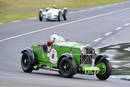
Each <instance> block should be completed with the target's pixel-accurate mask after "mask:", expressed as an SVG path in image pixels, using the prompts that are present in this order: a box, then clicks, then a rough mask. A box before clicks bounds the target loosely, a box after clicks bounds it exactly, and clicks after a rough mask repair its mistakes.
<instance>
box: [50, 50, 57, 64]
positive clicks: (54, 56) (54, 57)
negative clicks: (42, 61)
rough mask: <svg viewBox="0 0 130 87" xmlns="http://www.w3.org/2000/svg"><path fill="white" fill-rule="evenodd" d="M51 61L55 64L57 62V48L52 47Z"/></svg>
mask: <svg viewBox="0 0 130 87" xmlns="http://www.w3.org/2000/svg"><path fill="white" fill-rule="evenodd" d="M50 62H51V63H54V64H56V62H57V51H56V50H55V49H51V51H50Z"/></svg>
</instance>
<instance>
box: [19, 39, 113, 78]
mask: <svg viewBox="0 0 130 87" xmlns="http://www.w3.org/2000/svg"><path fill="white" fill-rule="evenodd" d="M21 53H22V57H21V66H22V70H23V71H24V72H28V73H30V72H32V71H33V70H39V69H47V70H53V71H58V72H59V74H60V75H61V76H63V77H69V78H71V77H73V75H74V74H77V73H79V74H86V75H96V76H97V78H98V79H100V80H106V79H108V77H109V76H110V74H111V71H112V68H111V64H110V62H109V61H108V60H107V57H108V56H106V55H97V54H96V52H95V49H94V48H92V47H91V46H86V45H83V44H80V43H76V42H66V41H64V42H52V43H50V42H48V43H45V44H43V45H32V46H31V47H30V48H27V49H24V50H23V51H22V52H21Z"/></svg>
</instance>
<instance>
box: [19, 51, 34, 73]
mask: <svg viewBox="0 0 130 87" xmlns="http://www.w3.org/2000/svg"><path fill="white" fill-rule="evenodd" d="M21 66H22V70H23V71H24V72H28V73H30V72H32V71H33V69H34V61H33V58H32V56H31V55H30V54H29V53H28V52H23V54H22V58H21Z"/></svg>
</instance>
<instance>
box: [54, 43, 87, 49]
mask: <svg viewBox="0 0 130 87" xmlns="http://www.w3.org/2000/svg"><path fill="white" fill-rule="evenodd" d="M53 45H57V46H63V47H69V48H71V47H72V48H78V49H80V48H81V47H83V46H85V45H83V44H79V43H76V42H56V43H54V44H53Z"/></svg>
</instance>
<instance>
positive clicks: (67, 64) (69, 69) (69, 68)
mask: <svg viewBox="0 0 130 87" xmlns="http://www.w3.org/2000/svg"><path fill="white" fill-rule="evenodd" d="M59 69H60V71H59V73H60V75H61V76H63V77H68V78H72V77H73V75H74V73H75V65H74V62H73V60H72V59H69V58H67V57H64V58H62V59H61V61H60V63H59Z"/></svg>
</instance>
